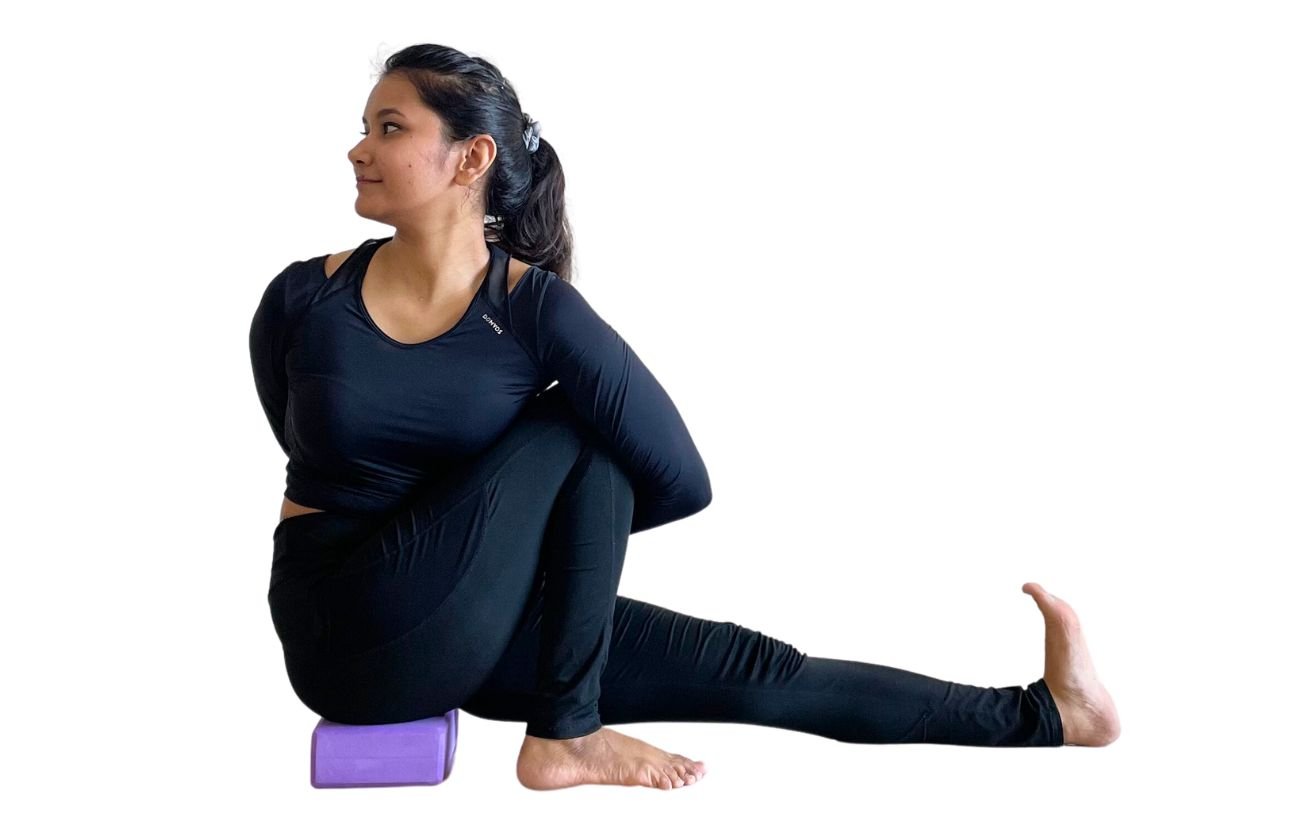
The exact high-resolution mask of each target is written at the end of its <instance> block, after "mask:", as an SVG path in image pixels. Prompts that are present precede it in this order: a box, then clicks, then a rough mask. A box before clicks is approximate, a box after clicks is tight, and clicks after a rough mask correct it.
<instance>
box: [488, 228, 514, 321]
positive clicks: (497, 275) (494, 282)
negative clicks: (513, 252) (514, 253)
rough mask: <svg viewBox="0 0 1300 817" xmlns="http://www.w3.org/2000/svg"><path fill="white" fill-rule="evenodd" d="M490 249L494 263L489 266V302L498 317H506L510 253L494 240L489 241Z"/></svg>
mask: <svg viewBox="0 0 1300 817" xmlns="http://www.w3.org/2000/svg"><path fill="white" fill-rule="evenodd" d="M488 250H489V251H490V252H491V253H492V263H491V266H489V267H488V281H487V298H488V303H489V304H491V305H492V308H493V309H494V310H496V313H497V317H498V318H506V317H507V316H506V283H507V278H506V275H507V273H508V271H509V266H510V253H508V252H506V251H505V250H503V249H502V248H501V247H499V246H497V244H496V243H495V242H492V241H489V242H488Z"/></svg>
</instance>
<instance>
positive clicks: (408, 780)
mask: <svg viewBox="0 0 1300 817" xmlns="http://www.w3.org/2000/svg"><path fill="white" fill-rule="evenodd" d="M458 713H459V710H456V709H453V710H451V711H450V712H448V713H447V714H445V715H435V716H434V717H432V718H424V719H422V720H418V721H407V722H405V723H384V724H378V725H374V726H362V725H355V724H346V723H334V722H333V721H327V720H325V719H324V718H321V721H320V723H318V724H316V730H315V731H314V732H312V735H311V784H312V785H313V786H315V787H316V788H318V789H338V788H348V787H356V786H433V785H437V784H438V783H441V782H442V781H444V780H446V779H447V775H449V774H451V766H452V762H453V761H454V760H455V759H456V724H457V720H458V717H457V716H458Z"/></svg>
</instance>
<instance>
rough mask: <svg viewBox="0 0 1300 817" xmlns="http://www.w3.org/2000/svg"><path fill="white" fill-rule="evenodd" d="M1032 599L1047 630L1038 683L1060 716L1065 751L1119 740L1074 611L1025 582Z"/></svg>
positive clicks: (1112, 712)
mask: <svg viewBox="0 0 1300 817" xmlns="http://www.w3.org/2000/svg"><path fill="white" fill-rule="evenodd" d="M1020 589H1021V590H1023V591H1024V592H1025V593H1028V594H1029V595H1030V596H1032V597H1033V599H1034V601H1035V602H1037V603H1038V609H1039V611H1041V612H1042V614H1043V620H1044V622H1045V624H1046V626H1047V659H1046V665H1047V666H1046V670H1045V671H1044V672H1043V680H1044V681H1045V682H1046V683H1047V689H1048V691H1049V692H1050V693H1051V694H1052V700H1054V701H1055V702H1056V708H1057V709H1059V710H1060V712H1061V725H1062V727H1063V731H1064V735H1065V742H1066V743H1067V744H1068V745H1070V746H1105V745H1107V744H1109V743H1114V742H1115V741H1116V740H1117V739H1118V738H1119V732H1120V729H1119V713H1118V712H1117V711H1116V709H1115V702H1114V701H1113V700H1111V697H1110V693H1109V692H1107V691H1106V688H1105V687H1104V686H1102V685H1101V681H1099V680H1098V679H1097V671H1096V669H1094V668H1093V666H1092V657H1091V656H1090V655H1089V654H1088V645H1087V643H1086V642H1085V641H1084V638H1083V629H1082V628H1081V627H1080V626H1079V617H1078V616H1077V615H1075V613H1074V609H1073V608H1072V607H1070V605H1068V604H1066V603H1065V600H1064V599H1060V598H1057V597H1056V596H1053V595H1052V594H1051V593H1048V592H1047V591H1046V590H1044V589H1043V587H1042V585H1040V584H1036V583H1035V582H1027V583H1025V585H1024V586H1022V587H1021V588H1020Z"/></svg>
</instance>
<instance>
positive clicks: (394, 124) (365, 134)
mask: <svg viewBox="0 0 1300 817" xmlns="http://www.w3.org/2000/svg"><path fill="white" fill-rule="evenodd" d="M389 125H392V126H393V127H395V128H398V127H400V126H399V125H398V124H397V123H396V122H385V123H384V124H382V125H380V126H379V127H380V129H381V130H382V129H383V128H386V127H388V126H389ZM384 133H385V134H387V133H388V132H387V131H384ZM361 135H362V136H369V135H370V131H368V130H363V131H361Z"/></svg>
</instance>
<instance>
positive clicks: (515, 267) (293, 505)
mask: <svg viewBox="0 0 1300 817" xmlns="http://www.w3.org/2000/svg"><path fill="white" fill-rule="evenodd" d="M381 249H382V247H381ZM352 252H353V250H345V251H343V252H340V253H335V254H333V255H331V256H330V257H329V258H327V259H325V277H326V278H328V277H330V276H332V275H333V274H334V272H335V271H336V270H338V268H339V267H341V266H342V265H343V262H344V261H346V260H347V259H348V256H350V255H351V254H352ZM376 254H378V250H376ZM374 267H375V264H374V261H373V260H372V261H371V268H372V270H373V269H374ZM528 269H529V265H528V264H525V263H524V262H522V261H519V260H518V259H515V258H511V259H510V263H509V266H508V267H507V279H506V280H507V282H506V286H507V293H509V292H512V291H513V290H514V288H515V284H517V283H519V280H520V279H521V278H523V276H524V273H525V272H527V271H528ZM367 279H370V280H372V281H373V280H374V279H375V276H374V275H373V272H372V273H371V274H370V275H367ZM473 297H474V293H473V290H471V292H470V294H469V298H473ZM363 298H364V300H365V302H366V311H367V312H369V313H370V317H371V319H372V320H374V321H375V323H377V324H379V328H380V329H381V330H382V331H383V332H384V333H385V334H386V335H388V336H389V337H391V338H394V339H396V340H399V341H401V342H403V343H417V342H419V341H420V340H422V339H424V338H431V337H434V336H437V335H440V334H442V333H443V332H446V331H447V329H448V327H450V326H452V325H453V324H455V323H456V321H457V320H458V319H459V317H460V316H461V315H462V314H464V312H465V310H466V309H467V308H468V305H469V300H468V299H466V300H465V302H463V303H460V304H450V305H447V306H444V307H442V308H440V309H438V310H437V311H436V312H434V313H431V314H429V315H427V316H420V317H419V318H418V319H417V318H412V317H409V316H406V317H404V316H401V315H398V314H396V313H395V312H394V311H393V310H392V309H391V308H389V307H387V306H386V304H385V300H386V299H384V298H383V297H382V295H381V296H380V297H372V296H371V294H370V293H367V292H363ZM372 304H373V306H372ZM281 500H282V501H281V503H280V519H282V520H283V519H287V518H289V517H291V516H301V515H302V514H307V513H320V512H321V511H322V510H323V509H322V508H309V507H307V506H306V505H299V504H298V503H297V502H294V501H293V500H292V499H289V497H287V496H285V497H281Z"/></svg>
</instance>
